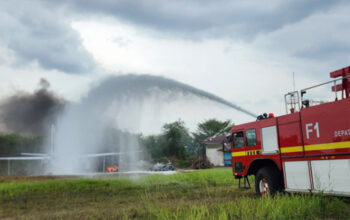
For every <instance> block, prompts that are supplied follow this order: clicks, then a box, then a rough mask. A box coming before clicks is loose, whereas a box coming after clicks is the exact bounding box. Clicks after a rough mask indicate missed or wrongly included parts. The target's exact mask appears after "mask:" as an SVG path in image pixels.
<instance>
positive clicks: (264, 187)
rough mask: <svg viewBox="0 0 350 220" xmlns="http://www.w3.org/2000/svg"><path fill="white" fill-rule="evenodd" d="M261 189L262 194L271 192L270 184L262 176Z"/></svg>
mask: <svg viewBox="0 0 350 220" xmlns="http://www.w3.org/2000/svg"><path fill="white" fill-rule="evenodd" d="M259 189H260V193H261V195H265V194H268V193H269V184H268V183H267V180H266V179H265V178H262V179H261V180H260V182H259Z"/></svg>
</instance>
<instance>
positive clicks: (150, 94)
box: [50, 75, 255, 174]
mask: <svg viewBox="0 0 350 220" xmlns="http://www.w3.org/2000/svg"><path fill="white" fill-rule="evenodd" d="M178 95H182V96H196V97H200V98H205V99H209V100H211V101H214V102H217V103H221V104H223V105H226V106H228V107H230V108H234V109H235V110H238V111H240V112H243V113H245V114H248V115H250V116H252V117H255V115H254V114H252V113H251V112H249V111H247V110H245V109H243V108H241V107H239V106H237V105H234V104H232V103H230V102H228V101H225V100H224V99H222V98H220V97H217V96H215V95H213V94H210V93H208V92H205V91H202V90H199V89H196V88H194V87H192V86H189V85H186V84H183V83H180V82H177V81H174V80H170V79H167V78H164V77H157V76H150V75H122V76H113V77H109V78H107V79H105V80H104V81H102V82H101V83H100V84H99V85H98V86H96V87H94V88H92V89H91V90H90V91H89V92H88V94H87V95H86V97H85V98H83V99H82V100H81V101H80V102H79V103H77V104H71V105H67V106H66V108H65V110H64V113H63V114H62V115H61V117H60V118H59V119H58V122H57V124H56V129H55V130H56V133H55V140H54V146H55V148H54V151H53V154H54V160H53V161H52V163H51V167H50V171H51V172H52V173H54V174H74V173H82V172H96V171H102V170H103V169H104V167H101V158H99V159H98V158H95V159H93V158H89V159H80V158H77V157H75V156H76V155H83V154H91V153H105V152H107V151H108V152H111V151H113V152H137V151H140V150H141V149H140V146H139V143H138V139H137V136H136V135H132V134H130V132H129V131H132V130H133V129H132V128H135V127H137V126H138V124H139V123H140V121H142V120H143V116H144V113H143V114H141V112H142V111H143V109H144V106H145V105H147V101H148V100H155V99H156V100H158V102H171V101H172V100H171V99H172V98H173V97H176V96H178ZM153 103H156V102H153ZM189 105H190V103H189ZM160 106H161V105H157V104H154V105H148V112H157V111H160V110H159V108H160ZM178 117H179V118H180V117H181V115H179V116H178ZM143 154H144V153H141V154H140V153H132V154H125V155H121V156H120V157H119V159H118V166H120V168H121V170H135V169H142V165H141V164H139V160H140V157H142V156H143ZM74 155H75V156H74ZM140 166H141V167H140Z"/></svg>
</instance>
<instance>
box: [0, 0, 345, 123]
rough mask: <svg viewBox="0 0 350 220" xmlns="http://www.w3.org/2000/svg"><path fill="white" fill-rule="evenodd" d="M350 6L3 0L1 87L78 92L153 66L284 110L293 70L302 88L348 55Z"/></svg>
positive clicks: (338, 0)
mask: <svg viewBox="0 0 350 220" xmlns="http://www.w3.org/2000/svg"><path fill="white" fill-rule="evenodd" d="M349 11H350V2H349V1H346V0H344V1H342V0H333V1H329V0H308V1H305V0H284V1H277V0H272V1H268V3H267V2H265V1H258V0H255V1H251V0H249V1H236V0H235V1H229V0H216V1H209V0H195V1H190V0H176V1H166V0H149V1H146V0H144V1H141V0H133V1H130V0H119V1H118V0H113V1H112V0H100V1H95V0H76V1H74V0H70V1H68V0H67V1H64V0H57V1H35V0H32V1H23V0H22V1H16V0H12V1H1V2H0V30H1V33H0V97H4V96H6V95H9V94H11V93H13V92H15V91H17V90H25V91H33V90H34V89H36V88H37V84H38V82H39V81H40V78H46V79H47V80H48V81H49V82H50V83H51V89H52V90H54V91H55V92H57V93H58V94H59V95H61V96H63V97H65V98H66V99H68V100H73V101H77V100H79V98H80V97H81V96H82V95H84V94H85V93H86V91H87V90H88V88H89V86H90V85H91V84H94V83H96V82H98V81H99V80H101V79H102V78H104V77H106V76H107V75H110V74H116V75H117V74H126V73H135V74H145V73H146V74H152V75H160V76H165V77H169V78H172V79H175V80H178V81H180V82H183V83H186V84H190V85H192V86H194V87H196V88H199V89H203V90H206V91H208V92H211V93H213V94H215V95H217V96H220V97H223V98H224V99H226V100H229V101H232V102H233V103H235V104H238V105H240V106H241V107H243V108H246V109H248V110H250V111H252V112H256V113H262V112H275V113H276V114H279V115H280V114H283V113H284V111H285V110H284V103H283V95H284V94H285V93H287V92H289V91H291V90H292V89H293V77H292V75H293V72H294V73H295V82H296V89H302V88H304V87H308V86H311V85H314V84H317V83H320V82H324V81H327V80H329V72H330V71H333V70H336V69H339V68H342V67H345V66H349V65H350V28H349V27H350V13H349ZM210 104H212V103H210ZM230 111H231V110H230V109H227V113H226V114H224V115H225V117H226V116H229V115H230V114H233V113H232V112H230ZM220 114H223V113H222V111H220ZM203 117H205V115H204V116H203ZM219 118H220V117H219ZM242 118H244V117H243V116H242Z"/></svg>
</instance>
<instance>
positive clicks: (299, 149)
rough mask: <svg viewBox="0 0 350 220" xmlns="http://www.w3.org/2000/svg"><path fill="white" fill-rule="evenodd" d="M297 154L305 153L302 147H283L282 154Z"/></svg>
mask: <svg viewBox="0 0 350 220" xmlns="http://www.w3.org/2000/svg"><path fill="white" fill-rule="evenodd" d="M295 152H303V147H302V146H295V147H281V153H282V154H283V153H295Z"/></svg>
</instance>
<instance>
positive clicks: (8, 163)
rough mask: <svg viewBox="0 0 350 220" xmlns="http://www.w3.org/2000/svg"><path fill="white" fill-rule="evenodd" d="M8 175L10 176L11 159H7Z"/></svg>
mask: <svg viewBox="0 0 350 220" xmlns="http://www.w3.org/2000/svg"><path fill="white" fill-rule="evenodd" d="M7 175H8V176H10V160H7Z"/></svg>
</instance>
